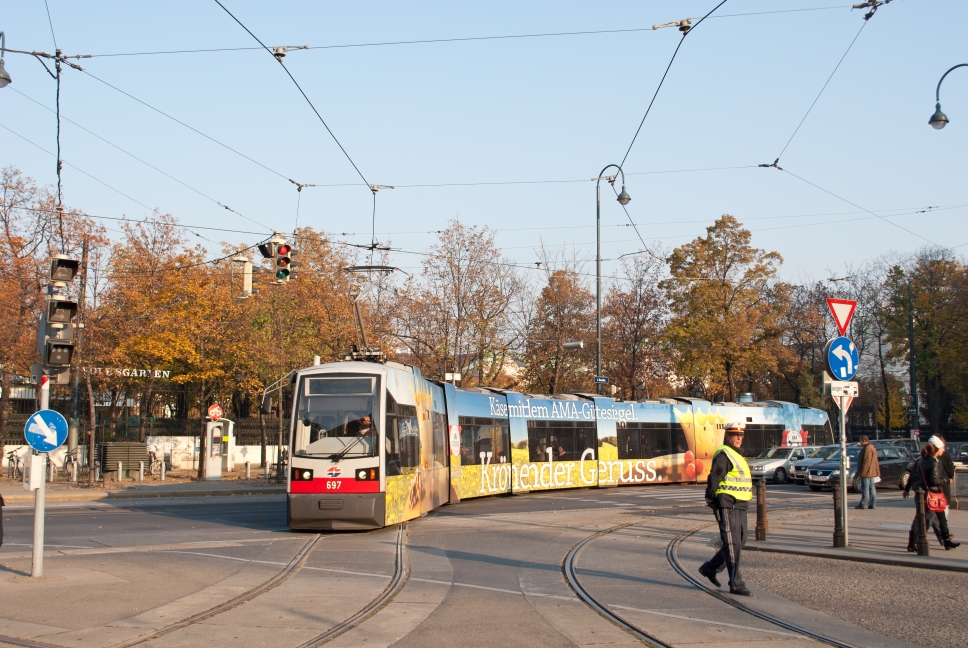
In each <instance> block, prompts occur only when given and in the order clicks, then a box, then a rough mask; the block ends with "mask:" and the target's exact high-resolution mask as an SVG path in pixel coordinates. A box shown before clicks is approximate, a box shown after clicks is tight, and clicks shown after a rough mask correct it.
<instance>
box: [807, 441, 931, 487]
mask: <svg viewBox="0 0 968 648" xmlns="http://www.w3.org/2000/svg"><path fill="white" fill-rule="evenodd" d="M874 447H875V448H876V449H877V463H878V464H879V465H880V468H881V482H880V485H881V486H897V487H898V488H904V486H905V485H906V484H905V483H904V477H905V475H904V469H905V468H906V467H907V465H908V464H909V463H911V462H912V461H914V457H913V456H911V453H910V452H908V451H907V448H905V447H903V446H894V445H880V446H878V445H875V446H874ZM860 452H861V447H860V446H856V445H853V446H849V447H848V448H847V456H848V457H849V458H850V471H849V473H848V475H847V483H848V484H849V486H850V490H851V491H853V492H858V491H860V478H858V477H857V475H856V473H857V460H858V457H860ZM839 483H840V451H839V450H838V451H837V452H835V453H834V454H832V455H831V456H830V457H829V458H827V459H826V460H824V461H821V462H820V463H817V464H814V465H813V466H810V468H808V469H807V477H806V484H807V486H809V487H810V490H812V491H819V490H820V489H822V488H831V487H833V486H836V485H837V484H839Z"/></svg>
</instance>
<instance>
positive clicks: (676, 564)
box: [666, 522, 857, 648]
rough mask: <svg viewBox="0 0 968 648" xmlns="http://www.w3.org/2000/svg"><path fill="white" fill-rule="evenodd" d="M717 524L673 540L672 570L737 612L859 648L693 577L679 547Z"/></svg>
mask: <svg viewBox="0 0 968 648" xmlns="http://www.w3.org/2000/svg"><path fill="white" fill-rule="evenodd" d="M715 524H716V523H715V522H711V523H708V524H702V525H700V526H697V527H695V528H694V529H692V530H690V531H686V532H685V533H681V534H679V535H678V536H676V537H675V538H673V539H672V541H671V542H670V543H669V544H668V545H667V546H666V559H667V560H668V561H669V565H671V566H672V569H673V570H675V572H676V573H677V574H679V575H680V576H681V577H682V578H683V579H685V580H686V581H688V582H690V583H692V584H693V585H694V586H695V587H697V588H698V589H700V590H702V591H704V592H706V593H707V594H709V595H710V596H712V597H713V598H715V599H717V600H720V601H722V602H723V603H726V604H727V605H730V606H732V607H734V608H736V609H737V610H740V611H742V612H745V613H747V614H749V615H751V616H754V617H756V618H758V619H762V620H763V621H767V622H768V623H772V624H773V625H776V626H779V627H781V628H784V629H785V630H790V631H792V632H795V633H797V634H799V635H803V636H805V637H809V638H810V639H814V640H815V641H819V642H821V643H825V644H827V645H828V646H836V647H837V648H857V646H855V645H854V644H849V643H846V642H843V641H840V640H839V639H834V638H833V637H828V636H827V635H825V634H821V633H819V632H814V631H813V630H809V629H807V628H804V627H803V626H799V625H797V624H795V623H791V622H789V621H785V620H784V619H781V618H780V617H777V616H774V615H772V614H768V613H766V612H763V611H761V610H757V609H756V608H753V607H750V606H748V605H745V604H744V603H741V602H739V601H737V600H735V599H734V598H733V597H731V596H727V595H726V594H724V593H723V592H721V591H719V590H717V589H713V588H712V587H710V586H708V585H706V584H705V583H703V582H702V581H700V580H699V579H698V578H696V577H695V576H693V575H692V573H690V572H689V570H687V569H686V568H685V567H684V566H683V564H682V562H681V561H680V560H679V545H681V544H682V543H683V542H684V541H685V540H686V539H688V538H690V537H691V536H693V535H694V534H696V533H698V532H699V531H702V530H703V529H707V528H709V527H711V526H713V525H715Z"/></svg>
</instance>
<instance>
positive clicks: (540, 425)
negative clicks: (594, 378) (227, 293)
mask: <svg viewBox="0 0 968 648" xmlns="http://www.w3.org/2000/svg"><path fill="white" fill-rule="evenodd" d="M292 383H293V386H294V393H295V398H294V401H293V414H292V421H291V428H290V431H291V435H290V448H289V456H290V469H289V475H288V485H287V492H288V498H287V499H288V502H287V520H288V525H289V527H290V528H291V529H311V530H331V529H374V528H380V527H384V526H389V525H393V524H397V523H400V522H403V521H405V520H410V519H413V518H417V517H420V516H423V515H426V514H427V513H428V512H429V511H431V510H433V509H435V508H437V507H440V506H443V505H444V504H448V503H453V502H459V501H460V500H464V499H470V498H475V497H485V496H490V495H498V494H501V493H527V492H533V491H545V490H559V489H568V488H587V487H591V486H598V487H611V486H632V485H642V484H659V483H697V482H699V481H703V480H705V478H706V476H707V475H708V471H709V467H710V464H711V462H712V456H713V453H714V452H715V450H716V448H717V447H718V446H719V445H720V444H721V443H722V440H723V429H724V427H725V424H726V423H727V422H729V421H734V420H738V421H744V422H745V423H746V437H745V442H744V448H743V451H744V453H745V454H748V455H755V454H758V453H759V452H760V451H761V450H762V449H765V448H769V447H773V446H781V445H782V446H788V445H806V444H808V443H814V444H820V443H829V442H832V430H831V428H830V426H829V424H828V420H827V414H826V412H824V411H822V410H817V409H809V408H802V407H799V406H798V405H795V404H793V403H786V402H782V401H764V402H754V403H711V402H709V401H705V400H702V399H698V398H668V399H658V400H641V401H623V400H617V399H613V398H609V397H603V396H598V395H595V394H559V395H555V396H548V395H533V394H526V393H519V392H513V391H507V390H503V389H494V388H471V389H458V388H456V387H455V386H454V385H452V384H449V383H441V382H436V381H430V380H426V379H424V378H423V377H421V375H420V370H419V369H418V368H416V367H412V366H409V365H405V364H400V363H397V362H391V361H387V362H383V363H378V362H361V361H355V360H351V361H343V362H335V363H330V364H323V365H318V366H313V367H309V368H306V369H303V370H301V371H298V372H295V373H294V374H293V377H292Z"/></svg>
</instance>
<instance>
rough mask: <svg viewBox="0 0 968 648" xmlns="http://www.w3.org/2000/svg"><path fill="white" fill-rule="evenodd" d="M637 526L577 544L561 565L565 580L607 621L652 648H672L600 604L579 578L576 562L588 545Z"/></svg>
mask: <svg viewBox="0 0 968 648" xmlns="http://www.w3.org/2000/svg"><path fill="white" fill-rule="evenodd" d="M636 524H638V522H627V523H625V524H618V525H616V526H613V527H610V528H608V529H605V530H603V531H599V532H598V533H594V534H592V535H590V536H588V537H587V538H585V539H584V540H582V541H581V542H579V543H578V544H576V545H575V546H574V547H572V548H571V551H569V552H568V554H567V555H566V556H565V559H564V560H563V561H562V563H561V569H562V571H563V572H564V574H565V579H566V580H567V581H568V585H569V586H570V587H571V589H572V590H574V592H575V594H577V595H578V598H580V599H581V600H582V601H583V602H584V603H585V605H587V606H588V607H590V608H592V609H593V610H595V611H596V612H598V613H599V614H600V615H601V616H603V617H605V618H606V619H608V620H609V621H611V622H612V623H614V624H615V625H617V626H618V627H620V628H622V629H623V630H625V631H626V632H628V633H629V634H630V635H632V636H633V637H635V638H636V639H638V640H639V641H641V642H643V643H644V644H645V645H647V646H651V647H652V648H672V646H671V645H670V644H667V643H665V642H664V641H662V640H661V639H658V638H657V637H654V636H652V635H650V634H649V633H648V632H646V631H645V630H643V629H642V628H639V627H638V626H636V625H634V624H632V623H631V622H629V621H627V620H626V619H624V618H623V617H621V616H620V615H618V614H616V613H615V612H614V611H613V610H611V609H610V608H609V607H608V606H607V605H604V604H603V603H600V602H599V601H598V599H596V598H595V597H594V596H592V595H591V594H590V593H589V592H588V590H587V589H585V586H584V585H582V582H581V579H580V578H578V572H577V569H576V567H575V561H576V560H577V558H578V556H579V554H581V552H582V549H584V548H585V547H586V546H587V545H589V544H591V543H592V542H594V541H595V540H598V539H599V538H601V537H603V536H606V535H608V534H610V533H614V532H615V531H619V530H621V529H625V528H628V527H630V526H634V525H636Z"/></svg>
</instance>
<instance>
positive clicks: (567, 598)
mask: <svg viewBox="0 0 968 648" xmlns="http://www.w3.org/2000/svg"><path fill="white" fill-rule="evenodd" d="M410 580H412V581H420V582H421V583H436V584H438V585H453V586H455V587H470V588H473V589H481V590H487V591H489V592H501V593H502V594H515V595H517V596H534V597H537V598H553V599H559V600H562V601H572V602H574V603H581V601H579V600H578V599H577V598H575V597H571V596H558V595H557V594H542V593H540V592H522V591H521V590H509V589H501V588H499V587H486V586H484V585H472V584H470V583H456V582H451V581H441V580H433V579H430V578H411V579H410Z"/></svg>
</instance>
